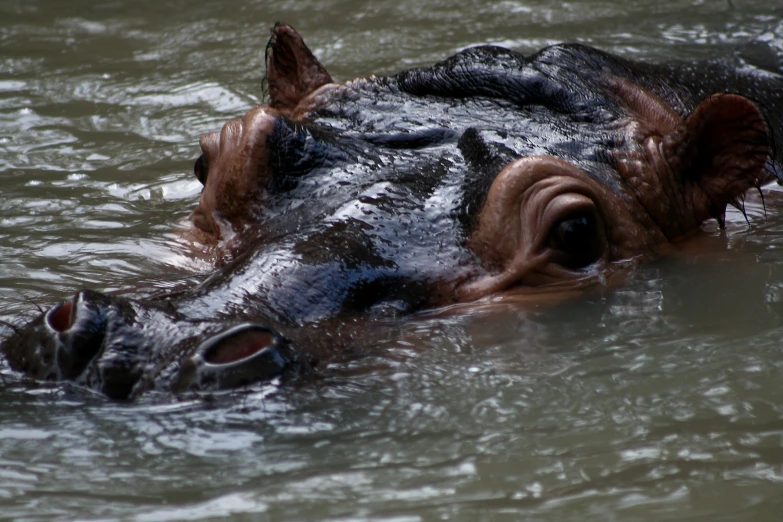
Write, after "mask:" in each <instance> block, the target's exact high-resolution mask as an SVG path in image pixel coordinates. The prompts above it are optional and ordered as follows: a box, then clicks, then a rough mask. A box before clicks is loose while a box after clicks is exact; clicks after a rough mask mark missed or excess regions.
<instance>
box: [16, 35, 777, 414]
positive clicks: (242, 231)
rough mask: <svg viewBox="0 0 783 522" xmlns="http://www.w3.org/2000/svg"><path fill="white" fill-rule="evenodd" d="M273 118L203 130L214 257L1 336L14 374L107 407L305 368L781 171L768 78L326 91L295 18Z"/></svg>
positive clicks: (657, 68)
mask: <svg viewBox="0 0 783 522" xmlns="http://www.w3.org/2000/svg"><path fill="white" fill-rule="evenodd" d="M267 82H268V93H269V104H268V105H265V106H259V107H255V108H253V109H251V110H250V111H249V112H248V113H247V114H246V115H245V116H244V117H242V118H241V119H239V120H235V121H231V122H229V123H227V124H226V125H225V126H224V127H223V129H222V130H221V131H219V132H215V133H213V134H208V135H205V136H202V138H201V140H200V146H201V149H202V152H203V154H202V156H200V157H199V159H198V160H197V161H196V165H195V174H196V176H197V177H198V178H199V180H200V181H201V182H202V183H203V184H204V190H203V192H202V194H201V197H200V200H199V202H198V205H197V207H196V208H195V210H194V211H193V214H192V216H191V220H192V223H193V227H194V228H193V230H194V234H195V235H196V237H198V239H199V240H200V241H202V242H204V243H205V244H211V245H215V246H216V248H219V249H222V251H223V252H224V254H225V260H224V261H223V262H221V263H219V264H218V266H217V267H216V269H215V271H214V273H212V274H211V275H210V276H209V277H207V278H206V280H204V281H203V282H202V283H201V284H200V285H198V286H196V287H194V288H192V289H188V290H184V291H180V292H177V293H174V294H169V295H162V296H158V297H155V298H147V299H131V298H126V297H118V296H107V295H102V294H99V293H96V292H91V291H83V292H80V293H79V294H78V295H76V296H75V297H74V298H73V299H72V300H70V301H68V302H66V303H62V304H60V305H57V306H55V307H54V308H52V309H51V310H49V311H47V312H46V313H45V314H43V315H42V316H40V317H39V318H37V319H35V320H33V321H32V322H30V323H29V324H28V325H26V326H25V327H24V328H21V329H20V331H19V332H17V333H15V334H13V335H11V336H9V337H8V338H7V339H6V340H5V341H4V343H3V345H2V351H3V353H4V354H5V356H6V357H7V359H8V360H9V362H10V363H11V365H12V367H13V368H15V369H16V370H19V371H21V372H25V373H26V374H28V375H30V376H32V377H34V378H36V379H41V380H71V381H75V382H77V383H79V384H81V385H84V386H88V387H92V388H95V389H97V390H100V391H102V392H103V393H105V394H106V395H108V396H109V397H112V398H117V399H130V398H134V397H138V396H139V395H140V394H142V393H144V392H146V391H148V390H152V389H155V390H163V391H171V392H174V393H178V392H184V391H188V390H214V389H224V388H232V387H236V386H241V385H245V384H248V383H252V382H257V381H264V380H268V379H271V378H273V377H275V376H277V375H281V374H286V373H287V372H297V371H301V370H303V369H308V368H311V367H312V366H313V365H315V364H318V363H319V362H322V361H324V360H328V359H329V358H331V357H334V356H335V355H336V354H339V353H341V352H343V351H344V350H346V347H348V346H349V345H350V339H351V337H352V336H353V335H354V334H355V333H356V332H358V331H360V330H361V329H362V328H364V327H365V326H366V325H367V324H369V323H371V322H372V320H373V319H374V318H378V317H396V316H398V315H402V314H409V313H412V312H415V311H417V310H420V309H423V308H432V307H439V306H444V305H449V304H453V303H457V302H471V301H475V300H479V299H482V298H485V297H487V296H491V295H495V294H498V293H510V292H515V293H529V294H531V295H537V294H542V293H545V292H546V293H550V292H564V291H572V290H574V289H583V288H589V287H591V286H596V285H603V284H606V281H608V280H610V279H611V277H612V276H613V275H614V274H616V273H618V272H621V271H626V270H627V269H628V268H629V267H632V266H634V265H635V264H637V263H638V262H640V261H642V260H646V259H651V258H654V257H656V256H659V255H661V254H664V253H666V252H668V251H669V250H670V249H671V248H672V246H673V245H676V244H677V243H678V242H680V241H682V240H684V239H686V238H687V237H688V236H689V235H692V234H693V233H695V232H697V231H698V230H699V228H700V226H701V224H702V223H703V222H704V221H705V220H708V219H713V218H714V219H717V220H718V221H719V222H721V223H722V219H723V215H724V211H725V209H726V206H727V205H729V204H734V205H739V204H740V202H741V200H742V197H743V194H744V193H745V192H746V191H747V190H749V189H752V188H754V187H756V188H758V187H760V186H761V185H762V184H763V183H765V182H767V181H770V180H772V179H774V174H775V173H776V172H778V171H779V169H778V162H779V161H780V159H781V158H780V157H779V156H777V155H775V152H774V151H775V150H783V147H781V143H780V141H779V140H780V139H781V136H783V132H781V128H780V121H779V120H780V114H781V106H780V105H781V102H780V101H779V97H778V94H777V93H780V92H783V80H782V79H781V76H779V75H777V74H776V73H773V72H769V71H763V70H759V69H754V68H752V67H751V66H749V65H747V64H743V63H740V62H739V61H738V60H735V61H734V62H732V61H724V62H715V63H705V64H697V65H650V64H634V63H631V62H628V61H625V60H622V59H620V58H617V57H613V56H611V55H608V54H605V53H603V52H600V51H597V50H595V49H591V48H588V47H585V46H581V45H559V46H553V47H549V48H546V49H544V50H542V51H541V52H540V53H538V54H536V55H535V56H532V57H529V58H525V57H523V56H521V55H519V54H517V53H515V52H512V51H509V50H506V49H502V48H499V47H491V46H484V47H477V48H472V49H468V50H466V51H463V52H461V53H459V54H457V55H455V56H453V57H451V58H449V59H447V60H446V61H444V62H441V63H439V64H437V65H435V66H434V67H432V68H425V69H414V70H409V71H405V72H402V73H400V74H397V75H395V76H391V77H375V76H371V77H368V78H363V79H358V80H354V81H350V82H347V83H343V84H338V83H334V82H333V80H332V78H331V77H330V75H329V73H328V72H327V71H326V69H325V68H324V67H323V66H322V65H321V64H320V63H319V62H318V61H317V60H316V58H315V57H314V56H313V55H312V54H311V53H310V51H309V50H308V49H307V47H306V46H305V44H304V43H303V42H302V40H301V38H300V37H299V35H298V34H296V33H295V32H294V31H293V30H292V29H291V28H290V27H287V26H283V25H278V26H276V27H275V28H274V30H273V37H272V40H271V41H270V44H269V46H268V48H267Z"/></svg>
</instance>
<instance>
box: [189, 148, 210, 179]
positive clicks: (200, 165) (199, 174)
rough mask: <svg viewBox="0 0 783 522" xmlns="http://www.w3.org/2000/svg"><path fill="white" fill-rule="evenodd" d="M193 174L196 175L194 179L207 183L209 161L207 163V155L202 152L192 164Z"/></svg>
mask: <svg viewBox="0 0 783 522" xmlns="http://www.w3.org/2000/svg"><path fill="white" fill-rule="evenodd" d="M193 174H195V175H196V179H197V180H199V181H200V182H201V184H202V185H206V184H207V174H209V163H207V157H206V156H204V155H203V154H202V155H201V156H199V157H198V159H197V160H196V164H195V165H193Z"/></svg>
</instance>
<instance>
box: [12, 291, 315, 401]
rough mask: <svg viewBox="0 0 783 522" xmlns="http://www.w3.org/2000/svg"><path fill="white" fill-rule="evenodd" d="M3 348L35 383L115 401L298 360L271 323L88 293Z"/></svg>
mask: <svg viewBox="0 0 783 522" xmlns="http://www.w3.org/2000/svg"><path fill="white" fill-rule="evenodd" d="M0 349H1V350H2V352H3V353H4V354H5V355H6V357H7V358H8V360H9V362H10V363H11V366H12V367H13V368H14V369H16V370H19V371H22V372H24V373H26V374H27V375H29V376H31V377H33V378H35V379H38V380H42V381H60V380H70V381H74V382H76V383H78V384H81V385H84V386H88V387H92V388H97V389H100V390H101V391H102V392H103V393H105V394H106V395H107V396H109V397H111V398H114V399H120V400H124V399H129V398H133V397H136V396H138V395H139V394H141V393H143V392H145V391H148V390H151V389H158V390H162V391H174V392H186V391H216V390H223V389H230V388H237V387H240V386H245V385H249V384H253V383H256V382H264V381H269V380H271V379H273V378H275V377H277V376H280V375H282V374H283V373H285V372H286V371H288V370H289V369H291V368H295V367H297V366H298V364H299V362H300V360H299V358H298V357H297V356H296V353H295V351H294V350H293V349H292V348H291V346H290V344H289V342H288V340H287V339H286V338H285V337H283V335H281V334H280V333H279V332H277V331H276V330H274V329H272V328H271V327H269V326H265V325H260V324H256V323H240V324H238V325H237V324H231V323H230V322H225V321H219V320H204V321H192V320H181V319H180V318H179V317H178V315H177V314H176V313H173V312H172V311H171V310H169V309H168V308H166V307H165V306H149V304H146V305H145V303H142V302H140V301H135V300H128V299H124V298H121V297H115V296H109V295H104V294H101V293H98V292H93V291H89V290H85V291H82V292H79V293H78V294H76V295H75V296H74V297H73V298H71V299H69V300H67V301H65V302H63V303H60V304H58V305H56V306H54V307H52V308H50V309H49V310H47V311H46V312H44V313H43V314H41V315H40V316H38V317H37V318H36V319H34V320H33V321H31V322H30V323H29V324H28V325H27V326H26V327H25V328H23V329H21V330H20V331H19V333H18V334H17V335H15V336H14V337H12V338H9V339H7V340H6V341H5V342H4V343H3V344H2V346H0Z"/></svg>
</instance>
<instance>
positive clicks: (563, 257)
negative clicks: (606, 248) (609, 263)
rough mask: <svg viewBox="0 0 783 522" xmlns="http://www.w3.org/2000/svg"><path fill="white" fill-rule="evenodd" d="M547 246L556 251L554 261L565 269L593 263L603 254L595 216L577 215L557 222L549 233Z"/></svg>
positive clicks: (587, 214) (582, 266) (588, 214)
mask: <svg viewBox="0 0 783 522" xmlns="http://www.w3.org/2000/svg"><path fill="white" fill-rule="evenodd" d="M549 246H550V247H551V248H553V249H555V250H556V251H558V254H559V255H558V256H557V257H556V258H555V259H556V261H557V263H558V264H560V265H562V266H564V267H566V268H572V269H577V268H584V267H586V266H588V265H590V264H592V263H594V262H595V261H596V260H598V258H599V257H601V254H602V253H603V242H602V240H601V235H600V233H599V230H598V221H597V219H596V217H595V215H594V214H593V213H592V212H590V213H586V214H577V215H571V216H568V217H567V218H565V219H562V220H560V221H558V222H557V223H556V224H555V226H554V227H553V228H552V230H551V232H550V233H549Z"/></svg>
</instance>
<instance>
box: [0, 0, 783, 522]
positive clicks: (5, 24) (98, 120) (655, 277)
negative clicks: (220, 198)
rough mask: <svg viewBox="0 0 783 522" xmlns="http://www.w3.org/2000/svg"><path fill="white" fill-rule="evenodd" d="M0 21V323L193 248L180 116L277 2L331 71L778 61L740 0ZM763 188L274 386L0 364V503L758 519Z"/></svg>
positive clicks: (188, 277) (104, 511) (764, 342)
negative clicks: (68, 379)
mask: <svg viewBox="0 0 783 522" xmlns="http://www.w3.org/2000/svg"><path fill="white" fill-rule="evenodd" d="M0 20H2V22H0V176H1V178H0V179H1V180H2V185H1V186H0V187H1V188H0V260H2V262H1V263H0V319H3V320H9V319H12V318H16V317H19V316H20V315H29V314H31V313H32V312H34V311H35V306H34V305H35V304H40V305H41V306H44V305H49V304H52V303H55V302H57V301H59V300H61V299H64V298H66V297H68V296H70V295H72V294H73V293H74V292H76V291H77V290H79V289H81V288H83V287H90V288H96V289H101V290H117V289H125V290H132V291H145V290H149V289H151V288H166V287H168V286H171V285H175V284H179V283H180V282H181V281H194V280H198V279H199V278H200V277H201V274H203V273H204V272H206V271H208V270H209V265H208V263H206V262H204V261H198V260H194V259H193V258H192V257H191V256H189V255H188V250H187V246H186V245H185V244H184V242H183V241H182V240H181V239H180V236H179V233H178V230H179V229H181V227H182V226H184V225H183V224H184V223H185V220H186V218H187V215H188V213H189V211H190V209H191V208H192V207H193V206H194V204H195V201H196V199H197V196H198V192H199V189H200V185H199V184H198V182H196V181H195V180H194V179H192V175H191V169H192V162H193V160H194V159H195V157H196V155H197V146H196V143H197V137H198V135H199V134H201V133H203V132H207V131H211V130H215V129H217V128H219V126H220V125H221V123H222V122H224V121H225V120H227V119H229V118H233V117H236V116H237V115H239V114H241V113H243V112H244V111H245V110H246V109H247V108H249V107H250V106H252V105H253V104H255V103H257V102H258V101H259V100H260V99H261V91H260V76H261V74H262V71H263V67H262V64H263V48H264V44H265V41H266V38H267V36H268V34H269V33H268V31H269V28H270V27H271V26H272V24H273V23H274V22H275V21H277V20H283V21H286V22H288V23H290V24H292V25H294V26H295V27H296V28H297V29H298V30H299V31H300V32H301V33H302V34H303V35H304V36H305V39H306V41H307V42H308V43H309V44H310V46H311V47H312V48H313V50H314V51H315V53H316V55H317V56H319V57H320V58H321V60H322V61H323V62H324V63H325V64H326V66H327V67H328V68H329V70H330V72H331V73H332V75H333V76H334V77H335V78H337V79H340V80H345V79H349V78H352V77H356V76H361V75H366V74H370V73H379V74H381V73H390V72H394V71H397V70H399V69H402V68H405V67H411V66H418V65H427V64H430V63H432V62H434V61H436V60H438V59H440V58H442V57H444V56H447V55H449V54H451V53H453V52H455V51H457V50H459V49H462V48H464V47H466V46H469V45H473V44H477V43H486V42H490V43H500V44H503V45H506V46H509V47H511V48H514V49H516V50H519V51H521V52H524V53H531V52H533V51H535V50H537V49H538V48H540V47H541V46H543V45H546V44H549V43H554V42H557V41H562V40H571V41H573V40H578V41H582V42H586V43H590V44H593V45H596V46H598V47H601V48H603V49H607V50H611V51H615V52H618V53H621V54H623V55H625V56H629V57H633V58H638V59H657V60H660V59H673V58H677V59H698V58H709V57H712V56H716V55H719V54H721V53H726V52H730V51H731V50H733V49H736V48H737V47H740V48H742V49H743V52H745V53H747V55H748V56H752V57H754V59H758V60H776V59H777V60H780V59H781V57H783V8H781V7H779V6H776V5H773V4H772V3H770V2H769V1H768V0H763V1H762V0H757V1H750V0H748V1H745V0H732V2H731V3H729V2H721V1H711V2H705V1H695V2H693V1H684V0H668V1H661V2H654V3H652V2H637V3H635V4H629V3H628V2H626V1H618V0H611V1H610V0H607V1H602V2H599V1H588V0H584V1H574V2H565V3H553V2H546V1H541V0H513V1H497V2H490V1H478V0H474V1H470V0H458V1H455V0H449V1H448V2H447V1H444V0H439V1H431V2H421V1H417V0H402V1H397V2H356V1H349V0H345V1H339V0H310V1H301V0H300V1H284V0H278V1H275V2H271V1H269V2H255V3H251V2H247V1H235V0H227V1H224V2H220V3H216V2H206V1H201V0H191V1H189V2H181V1H179V2H176V1H169V2H167V1H163V0H157V1H146V0H139V1H136V2H113V1H96V0H90V1H86V0H85V1H74V0H70V1H68V2H62V1H55V0H41V1H35V2H31V1H21V0H20V1H16V2H14V1H12V0H8V1H5V2H3V3H2V4H0ZM752 41H761V42H766V43H767V44H768V46H769V48H771V49H772V51H769V50H767V51H764V50H763V49H764V48H763V47H759V46H752V45H748V43H749V42H752ZM775 49H777V52H776V51H775ZM765 199H766V217H765V211H764V208H763V207H762V205H761V204H760V202H759V201H758V199H756V200H751V201H749V202H748V207H747V210H748V215H749V220H750V223H749V224H747V223H746V222H745V219H744V218H743V217H742V216H741V215H740V214H739V213H737V212H734V213H732V214H730V216H729V223H728V230H727V233H726V234H725V235H724V234H721V233H720V232H719V231H718V230H717V228H716V227H715V226H714V225H708V226H707V227H705V232H704V234H703V235H702V237H700V238H698V239H697V240H695V241H694V242H693V243H692V245H691V246H690V248H688V249H686V250H685V251H684V252H682V253H681V254H680V255H677V256H675V257H672V258H669V259H665V260H660V261H657V262H655V263H652V264H650V265H647V266H645V267H644V268H642V269H641V270H639V271H638V272H637V273H636V274H634V275H633V276H632V277H631V278H630V280H629V281H628V282H627V283H626V284H624V285H622V286H621V287H619V288H614V289H607V290H604V291H597V292H593V293H590V294H588V295H585V296H583V297H581V298H578V299H576V300H574V301H572V302H568V303H564V304H558V305H547V304H542V305H541V306H539V307H535V308H530V307H522V306H520V305H519V304H518V303H514V302H513V301H503V302H497V303H494V304H491V305H487V306H482V307H475V306H474V307H460V308H457V309H454V310H447V311H442V312H440V313H436V314H425V315H422V316H419V317H416V318H413V319H411V320H410V321H408V322H406V323H405V324H404V325H403V326H402V327H401V328H400V329H398V330H396V331H394V332H388V331H385V330H383V329H379V331H377V332H375V333H374V334H373V338H372V339H368V340H367V344H368V345H371V346H373V347H374V351H373V354H372V355H370V356H368V357H366V358H363V359H361V360H359V361H354V362H351V363H345V364H336V365H334V366H333V367H331V368H329V369H327V370H326V371H324V372H323V374H322V375H320V376H317V377H311V378H305V379H302V380H301V381H299V382H296V383H289V384H287V385H284V386H282V387H279V386H276V385H275V384H272V385H268V386H265V387H259V388H256V389H253V390H251V391H244V392H234V393H229V394H226V395H224V396H219V397H216V398H215V399H214V400H172V399H171V398H166V397H155V396H151V397H148V398H146V399H144V400H143V401H141V402H140V403H136V404H116V403H110V402H107V401H106V400H104V399H102V398H100V397H93V396H90V395H89V394H86V393H85V392H83V391H79V390H73V389H70V388H68V387H67V386H59V387H39V386H32V385H30V383H26V382H24V381H23V380H21V379H20V378H19V376H17V375H14V374H12V373H10V372H9V371H8V370H7V368H4V367H0V518H5V519H16V520H24V519H27V520H43V519H46V520H50V519H65V520H71V519H129V520H140V521H157V520H198V519H205V518H206V519H220V518H235V519H239V520H242V519H253V520H257V519H268V520H368V519H369V520H395V521H408V520H439V519H453V520H467V521H473V520H519V519H522V518H524V519H526V520H557V521H563V520H577V521H583V520H601V521H609V520H656V521H657V520H664V519H665V520H710V521H715V520H778V519H779V518H780V513H781V512H783V494H781V493H783V387H781V386H780V375H781V371H783V350H781V342H780V341H781V339H783V194H781V192H780V191H779V190H778V189H775V188H770V189H769V190H768V191H767V193H766V195H765Z"/></svg>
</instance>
